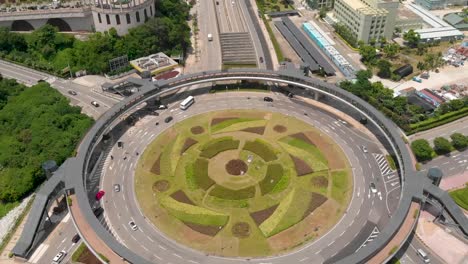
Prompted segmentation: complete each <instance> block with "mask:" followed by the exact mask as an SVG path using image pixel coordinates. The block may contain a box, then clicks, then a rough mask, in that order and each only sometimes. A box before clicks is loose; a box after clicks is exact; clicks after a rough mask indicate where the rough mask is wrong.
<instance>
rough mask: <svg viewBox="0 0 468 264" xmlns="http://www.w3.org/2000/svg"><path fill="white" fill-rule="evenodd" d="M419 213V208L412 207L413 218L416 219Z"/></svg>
mask: <svg viewBox="0 0 468 264" xmlns="http://www.w3.org/2000/svg"><path fill="white" fill-rule="evenodd" d="M418 215H419V209H414V212H413V218H414V219H416V218H417V217H418Z"/></svg>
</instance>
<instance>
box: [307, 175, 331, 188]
mask: <svg viewBox="0 0 468 264" xmlns="http://www.w3.org/2000/svg"><path fill="white" fill-rule="evenodd" d="M310 182H312V185H313V186H314V187H317V188H326V187H328V179H327V178H325V177H324V176H317V177H314V178H312V179H311V180H310Z"/></svg>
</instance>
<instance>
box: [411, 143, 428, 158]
mask: <svg viewBox="0 0 468 264" xmlns="http://www.w3.org/2000/svg"><path fill="white" fill-rule="evenodd" d="M411 150H412V151H413V153H414V156H416V159H417V160H418V161H428V160H431V159H432V151H433V150H432V148H431V146H430V145H429V142H428V141H427V140H425V139H417V140H415V141H413V142H411Z"/></svg>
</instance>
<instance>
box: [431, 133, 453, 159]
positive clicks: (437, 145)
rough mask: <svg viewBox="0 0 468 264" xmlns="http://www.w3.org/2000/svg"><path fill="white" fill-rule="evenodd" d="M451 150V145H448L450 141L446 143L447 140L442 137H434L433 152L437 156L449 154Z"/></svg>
mask: <svg viewBox="0 0 468 264" xmlns="http://www.w3.org/2000/svg"><path fill="white" fill-rule="evenodd" d="M451 150H452V144H451V143H450V141H448V139H446V138H443V137H436V138H435V139H434V151H435V152H436V153H437V154H439V155H443V154H447V153H450V151H451Z"/></svg>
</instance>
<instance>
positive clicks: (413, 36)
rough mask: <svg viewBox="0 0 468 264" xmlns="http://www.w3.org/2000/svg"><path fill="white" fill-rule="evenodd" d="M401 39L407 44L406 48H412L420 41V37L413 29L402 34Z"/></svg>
mask: <svg viewBox="0 0 468 264" xmlns="http://www.w3.org/2000/svg"><path fill="white" fill-rule="evenodd" d="M403 39H404V40H405V41H406V42H407V44H408V46H410V47H412V48H414V47H416V45H418V43H419V41H420V40H421V36H420V35H419V33H417V32H416V31H414V30H413V29H410V30H408V31H407V32H406V33H404V34H403Z"/></svg>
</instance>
